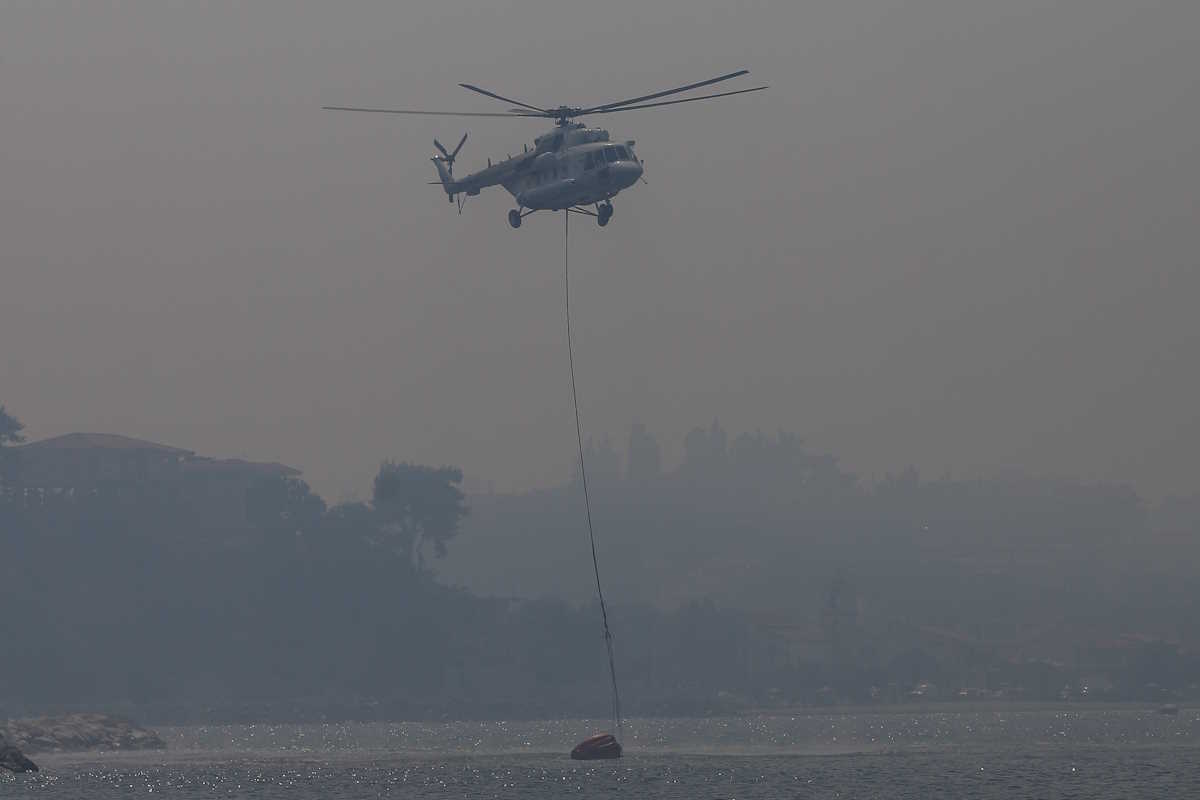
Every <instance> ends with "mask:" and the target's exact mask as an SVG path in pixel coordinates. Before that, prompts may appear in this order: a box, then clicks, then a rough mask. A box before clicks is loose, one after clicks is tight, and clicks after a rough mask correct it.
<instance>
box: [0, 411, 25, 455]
mask: <svg viewBox="0 0 1200 800" xmlns="http://www.w3.org/2000/svg"><path fill="white" fill-rule="evenodd" d="M23 430H25V426H24V425H22V424H21V421H20V420H18V419H17V418H16V417H14V416H11V415H10V414H9V413H8V412H7V411H5V410H4V406H0V447H3V446H4V445H6V444H20V443H21V442H23V441H25V436H24V435H23V434H22V433H21V431H23Z"/></svg>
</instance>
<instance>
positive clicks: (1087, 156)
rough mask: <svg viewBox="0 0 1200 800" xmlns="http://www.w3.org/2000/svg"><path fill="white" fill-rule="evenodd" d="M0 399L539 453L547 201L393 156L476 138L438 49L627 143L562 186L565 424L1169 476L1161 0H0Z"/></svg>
mask: <svg viewBox="0 0 1200 800" xmlns="http://www.w3.org/2000/svg"><path fill="white" fill-rule="evenodd" d="M0 19H2V20H3V24H2V25H0V98H2V102H3V103H4V107H5V109H6V111H7V113H6V115H5V125H4V134H5V147H4V149H3V150H2V151H0V174H2V175H3V176H4V181H3V187H4V188H3V191H0V238H2V241H3V242H4V247H3V251H2V252H3V261H2V262H0V264H2V267H0V277H2V278H3V283H0V342H3V343H4V345H5V346H4V347H3V353H2V354H0V403H3V404H5V405H6V406H7V408H8V410H9V411H10V412H11V413H13V414H15V415H16V416H18V417H19V418H20V419H21V420H22V421H23V422H25V423H26V425H27V426H28V429H27V433H28V434H29V436H30V437H31V438H41V437H44V436H50V435H56V434H60V433H66V432H71V431H81V430H82V431H102V432H112V433H121V434H126V435H130V436H138V437H144V438H148V439H152V440H156V441H161V442H164V443H169V444H174V445H178V446H181V447H186V448H189V449H193V450H196V451H197V452H201V453H204V454H208V455H216V456H240V457H246V458H253V459H259V460H279V461H282V462H284V463H287V464H291V465H294V466H296V467H298V468H301V469H303V470H304V473H305V474H304V477H305V479H306V480H307V481H308V482H310V483H311V484H312V486H313V488H314V489H315V490H317V491H319V492H320V493H321V494H323V495H324V496H326V497H328V498H330V499H332V500H337V499H340V498H343V497H347V496H362V495H364V494H368V493H369V489H370V481H371V477H372V475H374V473H375V471H376V469H377V468H378V466H379V463H380V461H381V460H383V459H385V458H399V459H405V460H410V461H415V462H420V463H432V464H444V463H446V464H455V465H458V466H460V467H462V468H463V470H464V471H465V473H466V475H467V480H468V483H469V484H473V485H475V486H485V485H487V484H489V483H492V484H493V485H494V486H495V487H496V489H497V490H508V489H522V488H530V487H537V486H545V485H548V484H551V483H556V482H558V481H560V480H561V479H562V478H563V477H564V476H566V475H568V474H569V473H570V471H571V469H572V464H573V461H574V458H575V450H574V441H573V436H574V432H573V430H572V426H573V422H572V418H571V406H570V400H571V398H570V386H569V383H568V381H567V372H566V370H567V359H566V349H565V341H564V331H563V322H562V263H561V248H562V240H561V235H562V230H561V228H562V222H561V219H560V218H559V217H558V216H557V215H551V214H537V215H535V216H533V217H531V218H529V219H528V220H527V221H526V224H525V225H524V227H522V228H521V229H520V230H518V231H514V230H510V229H509V228H508V225H507V223H506V221H505V218H504V216H505V213H506V211H507V209H509V208H510V207H512V202H511V198H510V197H509V196H508V195H507V194H505V193H504V192H503V191H501V190H499V189H494V190H490V191H488V192H485V193H484V194H483V195H482V196H480V197H478V198H473V199H471V200H470V201H469V202H468V204H467V206H466V208H465V210H464V213H463V214H462V215H461V216H459V215H457V214H456V213H455V212H454V209H453V207H451V206H449V205H448V204H447V203H446V202H445V198H444V196H443V195H442V194H441V191H440V189H439V188H438V187H435V186H428V185H426V182H427V181H429V180H431V179H433V178H434V172H433V169H432V166H431V165H430V163H429V161H428V156H429V155H430V153H431V152H432V139H433V137H435V136H436V137H438V138H439V139H441V140H442V141H443V142H448V141H450V140H455V141H456V140H457V137H458V136H460V135H461V134H462V132H463V131H464V130H469V131H470V138H469V140H468V141H467V144H466V146H465V148H464V150H463V153H462V155H461V156H460V166H459V169H460V170H464V171H465V170H467V169H474V168H476V167H477V166H479V165H481V164H483V163H485V160H486V159H487V158H488V157H491V158H496V157H499V156H503V155H504V154H505V153H506V152H517V151H519V150H520V148H521V146H522V144H523V143H528V142H531V141H532V139H533V137H534V136H535V135H537V134H539V133H541V132H542V131H543V130H544V127H545V126H543V125H541V124H539V123H536V122H530V121H507V120H491V119H478V120H476V119H462V120H458V119H442V118H419V117H414V118H389V117H378V116H370V115H360V116H356V115H350V114H332V113H328V112H322V111H321V110H320V106H321V105H323V104H346V105H359V104H361V105H380V106H391V107H414V108H427V109H435V110H468V111H496V110H503V109H504V108H505V106H504V105H503V104H500V103H492V102H489V101H488V100H486V99H485V98H481V97H477V96H473V95H471V94H470V93H468V92H466V91H464V90H462V89H459V88H458V87H457V86H456V84H457V83H458V82H460V81H463V82H472V83H477V84H480V85H483V86H485V87H487V88H490V89H492V90H494V91H498V92H500V93H502V94H506V95H509V96H512V97H515V98H518V99H521V100H524V101H527V102H533V103H545V104H559V103H572V104H582V103H591V102H597V103H598V102H604V101H608V100H615V99H619V98H623V97H628V96H631V95H636V94H641V93H645V92H650V91H654V90H657V89H662V88H667V87H669V86H673V85H677V84H680V83H686V82H689V81H694V80H700V79H703V78H707V77H711V76H713V75H717V74H721V73H723V72H727V71H730V70H733V69H738V68H742V67H744V68H748V69H750V70H751V73H752V74H751V76H750V77H749V78H748V79H746V80H747V83H746V85H753V82H766V83H770V84H771V89H770V90H769V91H767V92H763V93H759V94H755V95H747V96H745V97H733V98H726V99H722V100H716V101H713V102H711V103H700V104H694V105H690V106H686V105H685V106H680V107H676V108H669V109H663V110H655V111H644V112H639V113H636V114H635V113H630V114H622V115H615V116H613V117H607V118H606V117H596V118H594V119H589V120H588V121H589V122H591V123H593V124H597V125H601V126H603V127H607V128H609V129H610V130H611V131H612V132H613V135H614V137H617V138H620V139H635V140H637V142H638V151H639V154H640V156H641V157H642V158H644V159H645V162H646V179H647V182H648V183H647V184H646V185H641V184H639V185H637V186H636V187H634V188H633V189H631V190H629V191H628V192H625V193H622V194H621V195H620V196H619V197H618V198H617V199H616V201H615V206H616V213H615V215H614V218H613V221H612V223H611V224H610V225H609V226H608V227H607V228H605V229H602V230H601V229H599V228H597V227H596V226H595V225H594V224H591V221H590V220H582V219H577V220H573V221H572V289H573V304H574V305H573V307H574V313H575V324H576V357H577V366H578V368H579V377H580V384H579V390H580V399H581V403H582V408H581V411H582V414H583V423H584V427H585V434H590V435H593V436H595V437H597V438H599V437H601V436H603V435H605V434H607V435H609V436H610V437H612V439H613V440H614V443H615V444H616V445H617V446H618V448H620V449H623V446H624V441H625V436H626V434H627V431H628V426H629V424H630V423H631V422H635V421H637V422H641V423H644V424H645V425H646V426H647V428H648V429H649V430H650V431H651V432H653V433H654V434H655V435H656V436H657V437H658V439H659V441H660V442H661V443H662V444H663V446H664V449H665V456H666V460H667V461H668V462H669V463H674V462H675V461H677V460H678V457H679V450H680V445H681V442H682V439H683V436H684V434H685V433H686V432H687V430H688V429H690V428H692V427H693V426H696V425H707V424H708V423H709V422H710V421H711V420H712V419H713V418H717V419H719V420H720V421H721V424H722V425H723V426H724V427H725V429H726V430H728V431H730V432H731V433H737V432H740V431H745V430H755V429H761V430H763V431H767V432H774V431H776V430H779V429H783V430H788V431H794V432H796V433H798V434H800V435H802V436H803V437H804V438H805V439H806V441H807V442H808V443H809V444H810V445H811V446H812V447H814V448H816V449H819V450H828V451H830V452H832V453H834V454H835V455H837V456H839V457H840V458H841V459H842V460H843V462H844V463H845V465H846V466H847V468H849V469H850V470H853V471H855V472H859V473H861V474H864V475H870V474H872V473H877V474H881V473H884V472H887V471H889V470H891V471H897V470H901V469H903V468H904V467H906V466H908V465H909V464H913V465H916V466H917V467H919V468H920V469H921V470H922V472H923V473H925V474H940V473H942V472H945V471H949V472H951V473H954V474H989V473H993V472H997V471H1004V470H1010V469H1022V470H1026V471H1029V472H1031V473H1033V474H1047V475H1061V476H1066V477H1077V478H1080V479H1084V480H1103V481H1114V482H1127V483H1130V484H1132V485H1134V486H1135V487H1136V488H1137V489H1138V491H1139V492H1142V493H1143V494H1145V495H1146V496H1149V497H1161V496H1163V495H1165V494H1169V493H1188V494H1190V493H1194V492H1196V491H1197V490H1200V484H1197V481H1196V478H1195V476H1194V467H1193V466H1192V462H1193V460H1194V456H1193V453H1194V452H1195V451H1196V450H1197V449H1198V448H1200V415H1198V414H1197V412H1196V410H1195V409H1196V408H1200V371H1198V370H1197V369H1196V368H1195V363H1194V362H1195V355H1194V354H1195V352H1196V350H1197V345H1200V315H1197V314H1196V313H1195V311H1194V309H1193V308H1192V306H1194V305H1195V301H1194V298H1195V297H1196V296H1197V292H1198V290H1200V270H1198V269H1197V266H1198V265H1197V263H1196V261H1197V255H1196V254H1197V253H1198V252H1200V248H1198V247H1197V245H1198V244H1200V242H1198V241H1197V239H1198V237H1197V226H1196V224H1195V221H1196V219H1197V217H1198V214H1197V212H1198V211H1200V207H1198V206H1200V203H1198V202H1197V189H1196V187H1197V186H1198V185H1200V180H1198V179H1200V159H1197V157H1196V156H1197V149H1196V144H1195V143H1196V142H1197V141H1200V125H1198V123H1200V111H1198V110H1197V106H1196V103H1195V98H1194V95H1195V90H1194V83H1195V81H1194V76H1195V75H1196V74H1197V72H1198V71H1200V55H1198V53H1200V47H1197V45H1198V44H1200V42H1198V41H1197V40H1198V39H1200V6H1197V5H1196V4H1194V3H1183V2H1163V3H1150V4H1140V5H1129V4H1123V3H1117V2H1114V1H1113V0H1104V2H1083V0H1067V2H1063V3H1058V4H1054V5H1053V6H1052V7H1046V6H1045V5H1044V4H1040V3H1035V2H1032V1H1031V0H1018V2H1012V3H1006V4H1000V5H997V4H984V3H961V2H959V3H953V2H949V0H919V2H915V3H908V4H903V6H902V7H900V6H896V5H895V4H890V3H886V2H883V1H882V0H862V1H860V2H849V3H846V2H836V3H835V2H831V1H827V0H821V1H819V2H813V3H806V4H797V3H785V2H761V3H747V4H742V5H739V6H729V5H727V4H719V3H716V2H711V1H710V0H703V1H702V2H693V3H680V2H664V3H658V4H652V5H649V6H646V5H645V4H641V3H634V2H630V1H629V0H614V1H613V2H608V3H602V4H586V5H580V6H578V7H569V8H568V7H564V6H562V5H561V4H556V3H550V2H548V0H535V1H534V2H505V3H500V4H492V5H490V6H488V7H486V8H479V7H477V6H476V4H472V3H465V2H460V0H450V1H449V2H438V3H430V2H414V3H406V4H395V3H388V2H383V1H382V0H376V1H375V2H356V3H349V4H342V5H338V6H336V7H333V6H329V5H328V4H321V3H314V2H308V1H306V2H300V3H295V2H293V3H282V2H279V0H262V2H259V3H255V4H253V5H252V6H243V5H240V4H236V3H230V2H219V3H207V4H203V5H201V4H187V3H182V2H172V3H162V2H159V3H150V2H144V1H140V0H139V1H138V2H116V3H110V4H104V7H103V8H102V7H101V6H100V4H96V5H86V4H82V5H81V4H66V3H49V2H15V3H9V4H6V6H5V8H4V10H3V11H2V12H0Z"/></svg>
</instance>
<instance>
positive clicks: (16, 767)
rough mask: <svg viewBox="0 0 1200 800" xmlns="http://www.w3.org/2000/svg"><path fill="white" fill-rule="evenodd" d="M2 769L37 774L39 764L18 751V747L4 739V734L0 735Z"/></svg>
mask: <svg viewBox="0 0 1200 800" xmlns="http://www.w3.org/2000/svg"><path fill="white" fill-rule="evenodd" d="M0 769H7V770H10V771H12V772H37V771H38V767H37V764H35V763H33V762H32V761H30V760H29V759H28V758H26V757H25V754H24V753H22V752H21V751H20V750H18V749H17V747H16V745H14V744H12V743H11V742H9V741H8V739H5V738H4V734H3V733H0Z"/></svg>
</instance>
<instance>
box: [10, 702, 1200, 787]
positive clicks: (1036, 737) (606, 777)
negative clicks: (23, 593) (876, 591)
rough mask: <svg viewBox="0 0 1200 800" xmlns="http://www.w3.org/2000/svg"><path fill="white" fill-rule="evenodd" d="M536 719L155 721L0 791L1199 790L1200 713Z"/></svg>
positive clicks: (46, 764) (49, 758) (54, 761)
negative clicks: (590, 751) (139, 733)
mask: <svg viewBox="0 0 1200 800" xmlns="http://www.w3.org/2000/svg"><path fill="white" fill-rule="evenodd" d="M604 727H605V726H604V725H603V724H601V723H599V722H596V721H588V720H555V721H542V722H444V723H415V722H406V723H336V724H335V723H330V724H308V725H231V726H207V727H183V728H158V731H159V733H160V734H162V735H163V737H164V738H165V739H166V740H167V742H168V745H169V748H168V749H167V750H166V751H160V752H142V753H107V752H105V753H100V752H92V753H72V754H46V753H43V754H40V755H35V757H34V758H35V760H36V761H37V762H38V763H39V764H40V766H41V767H42V772H40V773H38V774H30V775H9V774H7V773H0V797H4V798H96V800H104V798H118V797H121V798H124V797H142V796H147V797H168V798H171V797H180V798H214V797H220V798H285V797H286V798H373V797H396V798H417V799H418V800H419V799H421V798H457V797H466V798H521V800H540V799H541V798H547V799H548V798H562V797H570V798H611V797H662V798H688V799H689V800H690V799H691V798H859V797H880V798H943V797H944V798H969V797H975V798H1056V797H1064V798H1065V797H1078V798H1130V797H1163V798H1185V797H1200V711H1197V710H1194V709H1187V708H1185V709H1183V710H1182V711H1181V712H1180V713H1179V714H1177V715H1165V714H1159V713H1156V711H1155V710H1154V709H1144V708H1129V707H1125V708H1122V707H1115V708H1107V709H1089V708H1086V707H1085V708H1081V709H1070V708H1067V709H1057V710H1041V709H1028V708H1025V709H1020V710H1014V709H1005V708H1001V707H997V708H992V709H988V710H975V711H957V710H908V711H892V712H887V713H865V712H854V713H797V714H760V715H747V716H740V717H716V718H704V719H634V720H630V721H628V722H627V723H626V724H625V727H624V731H623V743H624V745H625V752H626V756H625V758H623V759H621V760H619V761H604V762H575V761H571V760H569V759H568V758H567V753H568V752H569V750H570V748H571V747H572V746H573V745H574V744H575V743H576V742H577V741H578V740H580V739H582V738H584V737H585V736H587V735H589V734H591V733H593V732H595V731H596V730H600V729H603V728H604Z"/></svg>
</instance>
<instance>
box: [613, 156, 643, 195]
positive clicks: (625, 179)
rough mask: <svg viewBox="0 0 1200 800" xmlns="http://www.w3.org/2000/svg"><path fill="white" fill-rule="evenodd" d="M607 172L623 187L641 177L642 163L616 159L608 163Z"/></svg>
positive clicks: (631, 184)
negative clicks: (613, 162) (616, 160)
mask: <svg viewBox="0 0 1200 800" xmlns="http://www.w3.org/2000/svg"><path fill="white" fill-rule="evenodd" d="M609 174H610V175H611V176H612V180H613V181H614V182H616V183H617V184H619V185H620V186H621V188H622V189H624V188H626V187H628V186H633V184H635V183H637V179H638V178H640V177H642V165H641V164H640V163H639V162H637V161H618V162H616V163H615V164H610V165H609Z"/></svg>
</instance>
